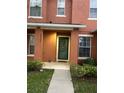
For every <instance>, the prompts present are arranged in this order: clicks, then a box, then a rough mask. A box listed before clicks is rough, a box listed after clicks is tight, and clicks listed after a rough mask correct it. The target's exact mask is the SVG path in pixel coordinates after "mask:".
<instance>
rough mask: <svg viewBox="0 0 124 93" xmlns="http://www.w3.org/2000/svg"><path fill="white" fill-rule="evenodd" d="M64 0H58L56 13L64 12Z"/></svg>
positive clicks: (61, 13) (62, 13)
mask: <svg viewBox="0 0 124 93" xmlns="http://www.w3.org/2000/svg"><path fill="white" fill-rule="evenodd" d="M64 11H65V0H58V4H57V15H64V14H65V12H64Z"/></svg>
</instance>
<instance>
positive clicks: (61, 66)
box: [43, 62, 70, 70]
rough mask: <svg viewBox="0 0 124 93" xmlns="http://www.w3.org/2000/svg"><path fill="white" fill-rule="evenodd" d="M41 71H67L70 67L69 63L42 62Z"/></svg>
mask: <svg viewBox="0 0 124 93" xmlns="http://www.w3.org/2000/svg"><path fill="white" fill-rule="evenodd" d="M43 69H64V70H69V69H70V66H69V63H62V62H44V63H43Z"/></svg>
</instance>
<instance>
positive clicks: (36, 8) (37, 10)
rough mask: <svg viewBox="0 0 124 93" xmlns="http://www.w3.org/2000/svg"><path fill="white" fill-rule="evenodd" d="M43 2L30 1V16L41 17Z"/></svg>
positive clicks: (37, 0) (39, 0)
mask: <svg viewBox="0 0 124 93" xmlns="http://www.w3.org/2000/svg"><path fill="white" fill-rule="evenodd" d="M41 10H42V0H30V16H34V17H40V16H41V15H42V14H41V13H42V12H41Z"/></svg>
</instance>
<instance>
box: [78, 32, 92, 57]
mask: <svg viewBox="0 0 124 93" xmlns="http://www.w3.org/2000/svg"><path fill="white" fill-rule="evenodd" d="M78 36H79V37H90V56H89V57H78V59H88V58H91V51H92V37H93V35H89V34H79V35H78ZM78 47H79V45H78ZM78 52H79V51H78ZM78 56H79V55H78Z"/></svg>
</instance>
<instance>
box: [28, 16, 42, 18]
mask: <svg viewBox="0 0 124 93" xmlns="http://www.w3.org/2000/svg"><path fill="white" fill-rule="evenodd" d="M28 18H43V17H39V16H28Z"/></svg>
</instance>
